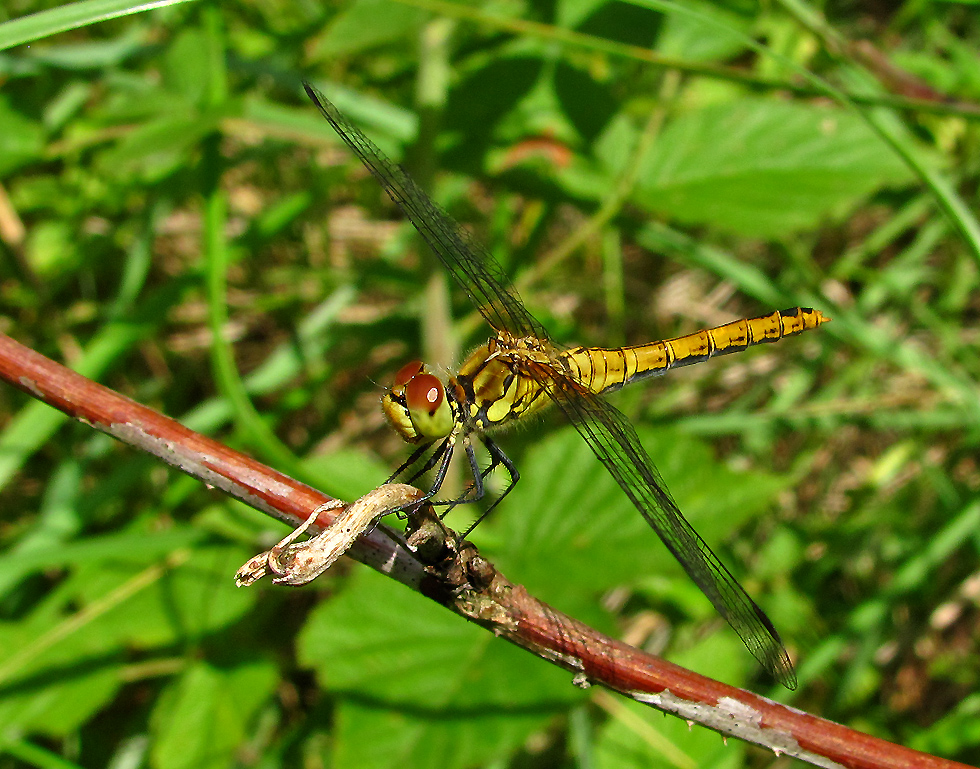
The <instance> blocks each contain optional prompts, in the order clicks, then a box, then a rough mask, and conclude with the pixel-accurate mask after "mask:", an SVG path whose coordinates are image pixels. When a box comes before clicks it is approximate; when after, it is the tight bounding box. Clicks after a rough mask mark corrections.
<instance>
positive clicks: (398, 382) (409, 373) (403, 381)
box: [394, 360, 423, 387]
mask: <svg viewBox="0 0 980 769" xmlns="http://www.w3.org/2000/svg"><path fill="white" fill-rule="evenodd" d="M422 368H423V366H422V361H420V360H413V361H411V362H410V363H406V364H405V365H404V366H402V367H401V368H400V369H398V372H397V373H396V374H395V384H394V386H395V387H404V386H405V385H407V384H408V383H409V382H411V381H412V377H414V376H415V375H416V374H421V373H422Z"/></svg>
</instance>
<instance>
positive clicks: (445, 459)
mask: <svg viewBox="0 0 980 769" xmlns="http://www.w3.org/2000/svg"><path fill="white" fill-rule="evenodd" d="M455 445H456V436H455V435H450V436H449V437H448V438H446V439H445V440H444V441H442V442H441V443H440V444H439V446H438V447H437V448H436V450H435V451H433V452H432V456H431V457H429V458H428V459H427V460H426V461H425V464H424V465H423V466H422V467H421V468H420V469H419V470H418V471H417V472H415V473H414V474H413V475H412V477H411V478H409V479H408V480H407V481H406V483H409V484H411V483H414V482H415V481H416V480H417V479H418V478H419V477H420V476H421V475H422V474H423V473H426V472H428V471H429V470H431V469H432V468H433V467H435V465H436V463H439V469H438V470H437V471H436V477H435V478H434V479H433V481H432V486H430V487H429V490H428V491H427V492H426V493H425V494H424V496H422V497H421V498H419V499H416V500H413V501H412V502H409V503H407V504H405V505H402V506H400V507H396V508H394V509H393V510H389V511H388V512H389V513H398V514H399V517H404V516H402V515H401V514H402V513H403V512H406V511H408V512H411V511H413V510H417V509H418V507H419V505H421V504H422V503H424V502H428V501H429V500H430V499H432V497H433V496H435V495H436V494H438V493H439V489H440V488H442V484H443V482H444V481H445V480H446V473H447V472H448V470H449V463H450V462H451V461H452V458H453V450H454V448H455ZM429 448H430V447H429V446H421V447H420V448H418V449H416V450H415V451H413V452H412V455H411V456H410V457H409V458H408V459H407V460H406V461H405V462H404V463H403V464H402V466H401V467H399V468H398V470H396V471H395V474H394V475H392V476H391V479H389V481H388V482H389V483H390V482H391V480H394V479H395V478H397V477H398V476H399V475H401V474H402V473H403V472H406V471H408V470H409V469H411V467H412V465H414V464H415V463H416V462H417V461H418V460H419V457H421V456H422V455H423V454H424V453H425V452H426V451H428V450H429Z"/></svg>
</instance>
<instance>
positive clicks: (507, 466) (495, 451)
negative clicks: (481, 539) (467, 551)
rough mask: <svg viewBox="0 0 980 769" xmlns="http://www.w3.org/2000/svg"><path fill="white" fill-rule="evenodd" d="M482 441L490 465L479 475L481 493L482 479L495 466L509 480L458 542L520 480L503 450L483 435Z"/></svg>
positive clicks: (462, 537) (462, 538)
mask: <svg viewBox="0 0 980 769" xmlns="http://www.w3.org/2000/svg"><path fill="white" fill-rule="evenodd" d="M482 440H483V445H484V446H486V447H487V451H489V452H490V465H489V466H488V467H487V469H486V470H485V471H484V472H483V473H481V474H480V486H481V491H482V486H483V483H482V480H483V478H485V477H486V476H487V475H488V474H489V473H490V471H491V470H493V469H494V468H495V467H497V465H503V468H504V470H506V471H507V475H508V476H509V479H510V480H509V482H508V484H507V488H506V489H504V490H503V492H501V494H500V496H499V497H497V498H496V499H495V500H494V501H493V503H492V504H491V505H490V506H489V507H488V508H487V509H486V510H484V511H483V512H482V513H481V514H480V517H479V518H477V519H476V520H475V521H473V523H471V524H470V526H469V528H468V529H467V530H466V531H464V532H463V533H462V534H461V535H460V536H459V540H460V541H462V540H464V539H466V538H467V537H468V536H469V535H470V532H472V531H473V529H475V528H476V527H477V525H478V524H479V523H480V521H482V520H483V519H484V518H486V517H487V516H488V515H489V514H490V511H491V510H493V509H494V508H495V507H496V506H497V505H499V504H500V503H501V502H502V501H503V499H504V497H506V496H507V495H508V494H510V492H511V490H512V489H513V488H514V487H515V486H516V485H517V482H518V481H519V480H520V479H521V474H520V473H519V472H518V471H517V467H516V465H514V463H513V462H512V461H511V460H510V457H508V456H507V455H506V454H505V453H504V451H503V449H501V448H500V446H498V445H497V444H496V443H495V442H494V441H493V440H491V439H490V438H488V437H487V436H485V435H484V436H482ZM474 475H475V473H474ZM481 496H482V494H481Z"/></svg>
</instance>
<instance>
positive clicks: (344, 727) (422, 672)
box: [299, 570, 582, 769]
mask: <svg viewBox="0 0 980 769" xmlns="http://www.w3.org/2000/svg"><path fill="white" fill-rule="evenodd" d="M299 657H300V660H301V661H302V663H303V664H304V665H309V666H311V667H313V668H314V670H316V672H317V676H318V678H319V679H320V681H321V684H322V685H323V686H324V687H325V688H327V689H329V690H331V691H333V692H334V693H336V694H338V695H341V697H342V698H343V699H344V701H345V704H344V706H343V708H342V711H341V716H340V719H339V724H338V729H339V733H338V735H337V748H336V756H335V762H336V765H342V766H358V767H378V769H381V767H399V766H412V767H416V768H418V769H425V768H427V767H433V769H435V768H436V767H441V768H442V769H454V768H455V767H464V766H471V765H475V764H478V763H484V762H485V761H487V760H489V759H492V758H494V757H501V756H504V755H506V754H508V753H509V752H510V751H511V750H513V749H514V748H515V747H516V746H517V745H519V744H521V742H522V741H523V740H524V739H526V737H527V735H528V734H530V733H531V732H532V731H533V730H535V729H539V728H541V727H542V726H543V725H544V724H545V723H547V721H548V720H549V719H550V718H551V717H553V716H554V714H556V713H560V712H563V711H564V710H565V709H566V708H567V707H568V706H569V704H570V703H573V702H576V701H578V700H579V699H580V698H581V697H582V694H581V692H580V691H579V690H577V689H576V688H575V687H574V686H572V684H571V679H570V676H569V674H568V673H565V672H563V671H560V670H558V669H556V668H554V667H553V666H551V665H549V664H547V663H545V662H543V661H541V660H538V659H536V658H534V657H533V656H531V655H529V654H527V653H526V652H523V651H521V650H520V649H517V648H516V647H514V646H512V645H510V644H508V643H507V642H505V641H503V640H501V639H499V638H495V637H494V636H493V635H492V634H490V633H488V632H486V631H485V630H482V629H480V628H477V627H474V626H471V625H468V624H467V623H466V621H465V620H463V619H462V618H460V617H458V616H456V615H454V614H452V613H451V612H449V611H447V610H446V609H444V608H442V607H440V606H438V605H437V604H435V603H433V602H431V601H429V600H427V599H425V598H422V597H421V596H419V595H416V594H414V593H411V592H408V591H405V590H404V589H402V588H401V587H398V586H396V585H393V584H392V583H391V582H390V581H389V580H387V579H385V578H384V577H382V576H380V575H378V574H375V573H374V572H369V571H366V570H358V571H357V573H356V574H355V577H354V578H353V580H352V582H351V584H350V585H348V587H347V589H346V590H345V591H344V592H343V593H342V594H341V595H340V596H339V597H338V598H336V599H335V600H333V601H330V602H329V603H325V604H323V605H321V606H320V608H319V609H317V610H316V611H315V612H314V613H313V614H312V615H311V616H310V618H309V620H308V622H307V624H306V626H305V627H304V629H303V632H302V635H301V637H300V639H299ZM348 701H349V702H348Z"/></svg>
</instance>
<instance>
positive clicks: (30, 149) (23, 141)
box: [0, 98, 44, 176]
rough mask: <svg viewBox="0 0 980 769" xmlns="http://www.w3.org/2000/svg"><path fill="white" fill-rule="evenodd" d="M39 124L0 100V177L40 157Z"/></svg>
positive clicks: (42, 137)
mask: <svg viewBox="0 0 980 769" xmlns="http://www.w3.org/2000/svg"><path fill="white" fill-rule="evenodd" d="M43 140H44V131H43V130H42V128H41V124H40V123H37V122H35V121H33V120H30V119H28V118H26V117H24V116H23V115H22V114H20V113H19V112H17V110H15V109H12V108H11V107H10V105H9V104H8V103H7V100H6V99H4V98H0V176H3V175H5V174H8V173H10V172H11V171H13V170H14V169H16V168H18V167H19V166H22V165H24V164H25V163H29V162H31V161H32V160H36V159H38V158H40V157H41V153H42V149H43Z"/></svg>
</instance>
